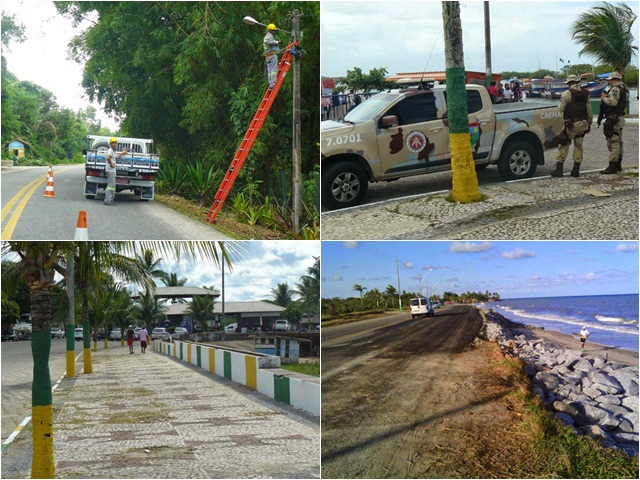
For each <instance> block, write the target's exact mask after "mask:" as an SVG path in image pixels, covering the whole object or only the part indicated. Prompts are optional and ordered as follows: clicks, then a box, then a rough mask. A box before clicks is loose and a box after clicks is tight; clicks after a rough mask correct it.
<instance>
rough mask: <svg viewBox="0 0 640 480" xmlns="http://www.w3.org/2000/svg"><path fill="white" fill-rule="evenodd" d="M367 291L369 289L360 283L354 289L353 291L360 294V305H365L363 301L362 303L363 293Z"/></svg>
mask: <svg viewBox="0 0 640 480" xmlns="http://www.w3.org/2000/svg"><path fill="white" fill-rule="evenodd" d="M366 289H367V287H363V286H362V285H360V284H359V283H356V284H355V285H354V286H353V288H352V290H355V291H356V292H358V293H360V305H362V303H363V301H362V292H364V291H365V290H366Z"/></svg>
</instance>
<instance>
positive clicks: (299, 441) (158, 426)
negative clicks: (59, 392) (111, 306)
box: [54, 347, 320, 478]
mask: <svg viewBox="0 0 640 480" xmlns="http://www.w3.org/2000/svg"><path fill="white" fill-rule="evenodd" d="M93 359H94V362H93V370H94V373H92V374H90V375H85V374H80V375H78V377H77V378H76V379H65V380H64V381H63V384H64V383H65V382H68V383H67V385H62V387H63V388H64V387H68V386H69V384H73V385H72V388H71V389H70V393H69V397H68V399H67V400H66V402H65V404H64V406H63V407H62V409H61V412H60V414H59V415H58V417H57V418H56V424H55V438H54V443H55V458H56V474H57V477H58V478H319V476H320V427H319V422H318V420H317V419H316V420H314V419H313V417H311V416H308V415H306V414H304V413H302V412H301V411H299V410H295V409H293V408H292V407H289V406H287V405H284V404H280V403H278V402H275V401H273V400H271V399H269V398H267V397H266V396H263V395H261V394H259V393H257V392H255V391H254V390H251V389H249V388H247V387H243V386H238V385H236V384H234V383H233V382H230V381H229V380H227V379H224V378H220V377H218V376H215V375H213V374H211V373H209V372H206V371H203V370H199V369H196V368H195V367H192V366H189V365H185V364H182V363H179V362H177V361H176V360H174V359H171V358H170V357H166V356H164V355H160V354H157V353H155V352H153V351H150V350H147V353H146V354H144V355H143V354H141V353H140V352H139V348H136V353H135V354H134V355H129V353H128V349H127V348H121V347H116V348H110V349H108V350H98V351H97V352H93Z"/></svg>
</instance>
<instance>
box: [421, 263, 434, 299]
mask: <svg viewBox="0 0 640 480" xmlns="http://www.w3.org/2000/svg"><path fill="white" fill-rule="evenodd" d="M431 270H433V268H430V269H428V270H427V271H426V272H425V273H424V275H420V295H422V280H423V279H425V278H427V273H429V272H430V271H431ZM425 285H426V286H427V298H429V285H428V284H427V283H426V282H425Z"/></svg>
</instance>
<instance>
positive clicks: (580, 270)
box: [322, 241, 638, 298]
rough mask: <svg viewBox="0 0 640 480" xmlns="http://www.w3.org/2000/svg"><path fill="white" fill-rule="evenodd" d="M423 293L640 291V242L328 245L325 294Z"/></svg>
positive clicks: (517, 295)
mask: <svg viewBox="0 0 640 480" xmlns="http://www.w3.org/2000/svg"><path fill="white" fill-rule="evenodd" d="M396 259H398V272H399V276H400V288H401V289H402V290H406V291H408V292H418V291H419V289H420V280H421V279H422V289H423V291H422V293H423V294H425V293H427V292H426V288H427V286H428V288H429V294H432V293H434V292H435V293H439V294H442V293H443V292H444V291H449V292H454V293H463V292H466V291H482V292H484V291H486V290H489V291H491V292H496V291H497V292H498V293H500V295H501V296H502V298H527V297H549V296H553V297H556V296H573V295H600V294H619V293H620V294H621V293H638V242H616V241H611V242H609V241H594V242H586V241H575V242H571V241H566V242H565V241H553V242H545V241H532V242H524V241H522V242H521V241H493V242H490V241H485V242H473V241H472V242H467V241H463V242H444V241H422V242H420V241H418V242H409V241H391V242H374V241H372V242H336V241H324V242H322V297H323V298H333V297H341V298H347V297H357V296H358V295H359V294H358V292H356V291H354V290H353V286H354V285H355V284H359V285H362V286H363V287H366V288H367V289H372V288H377V289H379V290H380V291H384V290H386V288H387V285H389V284H391V285H393V286H394V287H395V288H396V289H397V288H398V279H397V274H396Z"/></svg>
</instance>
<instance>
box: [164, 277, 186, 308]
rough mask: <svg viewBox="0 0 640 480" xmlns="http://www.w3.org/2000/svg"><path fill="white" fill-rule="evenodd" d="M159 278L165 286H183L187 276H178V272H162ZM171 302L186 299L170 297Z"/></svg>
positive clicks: (182, 301) (181, 301) (180, 301)
mask: <svg viewBox="0 0 640 480" xmlns="http://www.w3.org/2000/svg"><path fill="white" fill-rule="evenodd" d="M160 280H162V283H164V284H165V286H167V287H183V286H185V285H186V284H187V277H181V278H178V274H177V273H175V272H171V273H166V272H162V275H161V276H160ZM171 303H187V301H186V300H185V299H184V298H172V299H171Z"/></svg>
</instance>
